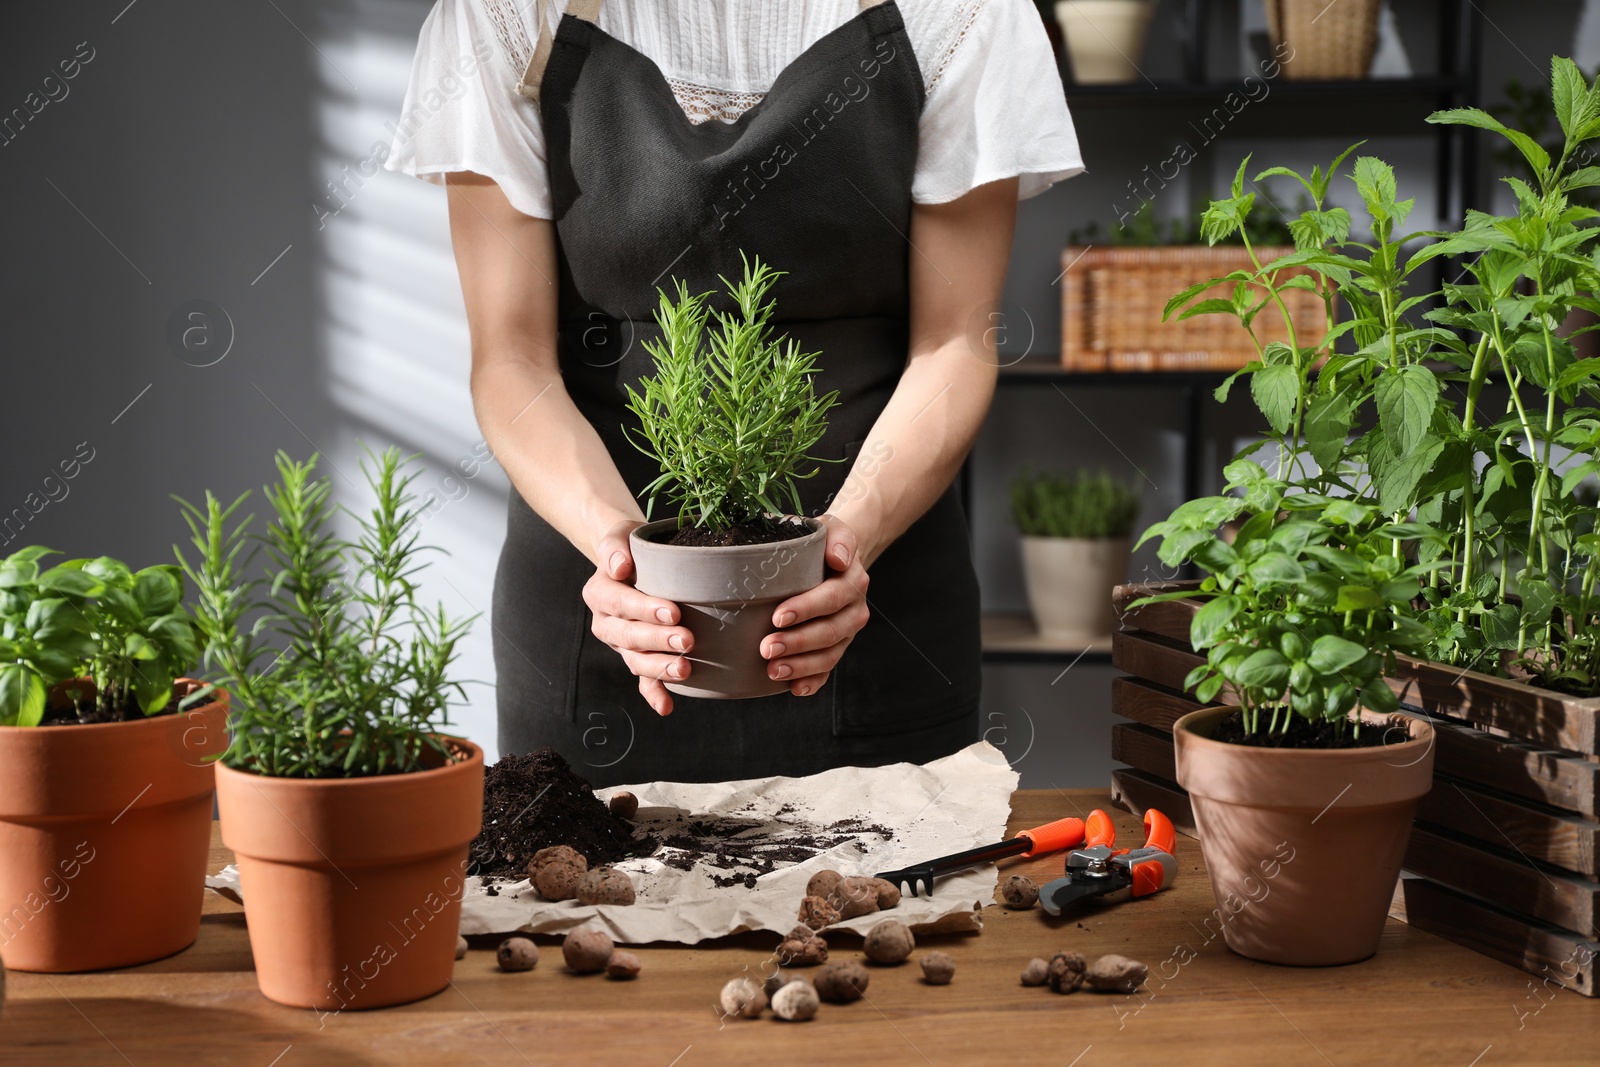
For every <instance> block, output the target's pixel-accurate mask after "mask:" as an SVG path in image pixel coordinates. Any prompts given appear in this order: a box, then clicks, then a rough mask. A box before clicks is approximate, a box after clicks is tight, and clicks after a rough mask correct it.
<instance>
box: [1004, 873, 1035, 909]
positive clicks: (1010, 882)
mask: <svg viewBox="0 0 1600 1067" xmlns="http://www.w3.org/2000/svg"><path fill="white" fill-rule="evenodd" d="M1000 895H1001V896H1002V897H1004V898H1005V902H1006V907H1008V908H1031V907H1033V906H1034V905H1035V904H1037V903H1039V883H1037V882H1035V881H1034V880H1033V879H1032V878H1029V877H1028V876H1027V875H1025V874H1013V875H1012V876H1011V877H1010V878H1007V879H1006V884H1005V885H1003V886H1001V887H1000Z"/></svg>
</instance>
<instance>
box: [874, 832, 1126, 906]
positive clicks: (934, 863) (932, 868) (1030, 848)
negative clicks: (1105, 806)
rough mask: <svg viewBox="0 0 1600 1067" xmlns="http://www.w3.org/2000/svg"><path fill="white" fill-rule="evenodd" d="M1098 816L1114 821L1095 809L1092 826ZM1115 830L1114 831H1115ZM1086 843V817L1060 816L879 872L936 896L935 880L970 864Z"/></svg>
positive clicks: (963, 868) (887, 877) (1029, 854)
mask: <svg viewBox="0 0 1600 1067" xmlns="http://www.w3.org/2000/svg"><path fill="white" fill-rule="evenodd" d="M1095 815H1098V816H1100V818H1101V819H1104V820H1105V824H1106V826H1107V827H1109V826H1110V825H1111V820H1110V819H1106V814H1105V812H1103V811H1097V812H1094V813H1093V814H1092V815H1090V816H1089V822H1090V825H1091V827H1092V826H1093V825H1094V817H1095ZM1114 833H1115V832H1114V831H1113V834H1114ZM1083 842H1084V823H1083V820H1082V819H1070V818H1069V819H1057V820H1056V821H1055V822H1052V823H1045V824H1044V825H1043V826H1035V827H1034V828H1033V829H1031V830H1024V831H1022V832H1021V833H1020V834H1018V835H1017V836H1016V837H1013V838H1011V839H1010V840H1008V841H999V842H996V843H995V844H992V845H982V846H980V847H978V848H969V849H967V850H966V851H965V852H956V853H954V854H952V855H949V856H941V857H939V858H938V859H936V860H929V861H928V862H927V863H918V864H913V865H912V866H910V867H903V868H901V869H900V870H898V871H884V872H883V873H882V874H880V875H878V877H879V878H882V879H883V880H884V881H886V882H893V883H894V884H895V885H897V886H900V885H904V886H907V887H909V888H910V890H911V895H912V896H917V895H918V893H919V892H921V891H924V890H925V891H926V892H927V894H928V895H929V896H930V897H931V896H933V880H934V879H935V878H937V877H939V876H940V875H945V874H951V873H953V872H955V871H963V870H966V869H967V868H969V867H979V866H982V865H983V864H985V863H993V862H994V861H996V860H1002V859H1005V858H1007V857H1008V856H1042V855H1044V854H1045V853H1047V852H1057V851H1060V850H1061V849H1064V848H1072V847H1073V846H1074V845H1080V844H1082V843H1083Z"/></svg>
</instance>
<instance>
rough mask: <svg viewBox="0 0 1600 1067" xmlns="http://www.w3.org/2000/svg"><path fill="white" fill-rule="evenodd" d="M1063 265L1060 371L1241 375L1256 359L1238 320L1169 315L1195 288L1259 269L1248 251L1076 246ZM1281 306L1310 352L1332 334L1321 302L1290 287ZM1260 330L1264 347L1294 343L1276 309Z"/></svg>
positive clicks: (1227, 294) (1228, 290) (1263, 251)
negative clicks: (1178, 297)
mask: <svg viewBox="0 0 1600 1067" xmlns="http://www.w3.org/2000/svg"><path fill="white" fill-rule="evenodd" d="M1293 251H1294V249H1293V248H1292V247H1287V246H1285V247H1278V246H1268V247H1264V248H1258V249H1256V254H1257V256H1258V257H1260V260H1261V262H1263V263H1265V262H1267V261H1269V260H1272V259H1276V258H1278V257H1279V256H1284V255H1288V254H1289V253H1291V252H1293ZM1061 265H1062V268H1063V271H1064V273H1063V276H1062V286H1061V291H1062V297H1061V314H1062V323H1061V365H1062V366H1063V367H1065V368H1066V369H1067V370H1079V371H1175V370H1237V369H1238V368H1239V367H1242V366H1244V365H1245V364H1246V363H1248V362H1250V361H1251V360H1252V359H1255V358H1256V356H1257V353H1256V347H1255V345H1254V344H1253V343H1252V342H1251V340H1250V334H1249V332H1247V331H1246V330H1245V329H1244V327H1243V326H1241V325H1239V321H1238V320H1237V319H1235V318H1233V317H1231V316H1228V315H1196V316H1194V317H1193V318H1189V319H1178V318H1176V316H1174V318H1172V319H1170V320H1167V321H1162V318H1161V312H1162V310H1163V309H1164V308H1165V307H1166V303H1167V301H1168V300H1169V299H1170V298H1171V297H1172V296H1173V295H1174V294H1176V293H1179V292H1182V291H1183V290H1184V289H1187V288H1188V287H1189V286H1191V285H1193V284H1195V283H1196V282H1202V281H1205V280H1206V279H1207V278H1217V277H1221V276H1223V275H1225V274H1228V273H1230V272H1232V271H1235V270H1253V269H1254V267H1253V266H1252V264H1251V262H1250V257H1249V255H1248V254H1247V253H1246V252H1245V250H1244V248H1243V246H1235V245H1223V246H1218V247H1215V248H1209V247H1206V246H1204V245H1173V246H1168V247H1162V248H1116V247H1100V246H1096V245H1087V246H1085V245H1069V246H1068V247H1067V248H1066V249H1065V250H1063V252H1062V254H1061ZM1305 273H1307V271H1305V270H1304V269H1298V270H1297V269H1294V268H1290V269H1287V270H1285V271H1284V272H1283V274H1284V276H1285V277H1287V276H1292V275H1295V274H1305ZM1280 280H1281V279H1280ZM1232 289H1233V286H1232V284H1231V283H1229V284H1227V285H1219V286H1213V287H1212V288H1211V289H1209V290H1207V291H1206V292H1205V293H1203V294H1201V295H1200V296H1197V297H1196V298H1195V299H1197V300H1200V299H1211V298H1231V296H1232ZM1256 292H1257V293H1259V292H1260V290H1259V288H1258V289H1257V290H1256ZM1257 299H1259V296H1258V297H1257ZM1283 300H1284V303H1285V305H1286V306H1287V307H1288V309H1289V314H1290V315H1291V316H1292V317H1293V320H1294V324H1295V333H1296V335H1297V337H1298V338H1299V340H1300V343H1301V344H1302V345H1304V344H1307V343H1308V342H1309V341H1310V340H1315V339H1320V338H1321V337H1322V335H1323V334H1324V333H1325V332H1326V331H1327V308H1326V305H1325V304H1324V303H1323V301H1322V297H1321V296H1320V295H1318V294H1317V293H1314V292H1310V291H1307V290H1305V289H1290V290H1288V291H1287V292H1285V293H1284V294H1283ZM1255 331H1256V335H1257V337H1258V338H1259V340H1260V342H1261V344H1263V345H1265V344H1267V343H1268V342H1271V341H1287V340H1288V339H1289V334H1288V331H1287V330H1286V329H1285V328H1284V326H1283V321H1282V317H1281V315H1280V313H1278V311H1277V309H1276V308H1267V309H1265V310H1264V311H1263V312H1262V313H1261V314H1260V315H1259V316H1258V317H1257V318H1256V320H1255Z"/></svg>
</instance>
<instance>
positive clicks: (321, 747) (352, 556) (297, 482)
mask: <svg viewBox="0 0 1600 1067" xmlns="http://www.w3.org/2000/svg"><path fill="white" fill-rule="evenodd" d="M316 463H317V457H316V456H312V457H311V459H309V460H307V461H306V462H304V463H297V462H295V461H294V460H293V459H291V458H290V457H289V456H288V455H287V454H286V453H283V452H280V453H278V456H277V469H278V481H277V484H276V485H274V486H271V487H269V488H267V490H266V491H265V495H266V499H267V502H268V504H269V505H271V507H272V511H273V519H272V521H271V522H270V523H269V524H268V525H267V528H266V532H265V533H264V534H259V535H257V534H252V533H251V532H250V525H251V523H252V520H253V516H251V517H247V518H244V519H237V520H236V519H235V515H236V513H237V512H238V511H239V509H240V507H241V506H242V505H243V504H244V501H245V500H246V498H247V497H248V496H249V494H248V493H246V494H245V495H244V496H241V497H239V498H238V499H237V500H235V501H234V502H233V503H232V504H230V505H228V506H227V507H224V506H223V505H222V504H221V502H220V501H218V500H217V498H216V497H214V496H213V495H212V494H210V493H207V494H206V499H205V504H204V506H203V507H201V506H196V505H193V504H190V503H188V502H186V501H182V500H180V501H179V503H180V504H181V505H182V508H183V515H184V519H185V521H186V522H187V523H188V526H189V530H190V533H191V535H192V540H191V543H192V545H193V547H194V550H195V557H194V561H193V562H192V563H191V562H190V560H189V559H188V558H187V557H185V555H184V553H183V552H182V550H179V552H178V557H179V561H180V563H181V564H182V566H183V570H184V572H185V573H186V574H187V575H188V576H189V578H190V580H191V581H193V582H194V584H195V586H196V588H197V589H198V591H199V598H198V604H197V605H196V608H195V617H196V619H197V621H198V625H199V628H200V630H201V632H202V633H203V634H204V636H205V640H206V649H205V653H206V661H207V663H208V664H209V665H210V666H211V667H212V668H213V671H214V674H215V678H216V680H217V682H218V683H219V684H221V685H223V686H225V687H226V688H227V689H228V690H229V691H230V692H231V694H232V724H231V725H232V730H233V743H232V745H231V747H230V748H229V749H228V751H227V752H226V753H225V754H224V755H223V757H222V758H223V761H224V762H225V763H226V764H227V765H228V766H229V767H232V768H234V769H236V770H243V771H252V772H255V773H257V774H263V775H269V776H277V777H294V778H356V777H365V776H371V775H380V774H393V773H401V772H407V771H414V770H418V769H421V768H422V767H424V766H425V765H426V763H427V762H428V761H429V760H431V759H436V758H445V757H447V756H448V752H447V751H446V749H445V747H444V744H443V742H442V741H441V740H440V739H439V737H438V736H437V734H438V730H439V728H440V727H441V726H443V725H445V724H447V723H448V721H449V719H448V711H449V704H450V701H451V700H452V698H457V697H460V696H462V695H463V691H462V686H461V683H460V682H457V681H454V680H452V679H451V671H450V668H451V666H452V664H453V663H454V662H455V660H456V656H457V651H456V646H457V644H458V642H459V641H460V640H461V638H462V637H464V636H465V634H466V631H467V627H468V625H469V624H470V622H471V620H453V619H451V618H449V617H448V616H447V615H446V614H445V611H444V608H443V606H442V605H441V606H439V607H437V608H434V609H432V610H429V609H427V608H425V607H424V606H423V605H422V604H421V603H420V602H419V599H418V595H417V593H418V589H417V585H416V576H417V574H418V572H419V571H420V570H422V568H423V567H424V566H425V564H424V563H423V562H422V561H421V556H422V554H423V552H425V551H427V549H426V548H425V547H424V546H422V545H421V544H419V542H418V535H417V533H416V525H415V520H416V519H417V517H418V515H419V514H420V513H421V511H422V509H421V508H420V507H418V506H416V505H415V503H414V499H415V498H414V496H413V494H412V493H411V492H410V486H411V483H412V482H413V480H414V479H415V477H416V476H415V475H414V474H411V473H408V472H407V470H406V467H407V461H405V460H404V459H402V457H401V455H400V452H399V451H398V450H397V449H388V450H386V451H385V452H383V453H382V454H380V455H378V456H376V457H373V459H372V461H371V462H368V461H365V460H364V461H363V462H362V471H363V473H364V474H365V475H366V479H367V483H368V485H369V486H370V487H371V489H372V491H373V493H374V494H375V496H376V498H377V501H376V503H375V504H374V505H373V507H372V509H371V511H370V512H367V513H362V514H357V513H355V512H349V511H347V514H350V515H351V517H352V518H354V519H355V520H356V521H357V523H358V524H359V527H360V531H361V532H360V537H359V538H358V539H357V540H355V541H353V542H352V541H344V540H341V539H339V538H338V537H336V536H335V535H334V533H333V531H332V528H331V527H332V521H333V518H334V512H335V506H334V504H333V499H332V486H331V483H330V482H329V480H328V479H327V478H326V477H323V478H317V477H313V474H314V471H315V468H316ZM262 549H265V552H266V556H267V561H268V565H267V568H266V570H267V574H266V576H265V577H258V576H256V575H255V574H254V573H253V570H254V568H253V562H254V560H255V558H256V557H257V556H258V555H259V553H260V551H261V550H262Z"/></svg>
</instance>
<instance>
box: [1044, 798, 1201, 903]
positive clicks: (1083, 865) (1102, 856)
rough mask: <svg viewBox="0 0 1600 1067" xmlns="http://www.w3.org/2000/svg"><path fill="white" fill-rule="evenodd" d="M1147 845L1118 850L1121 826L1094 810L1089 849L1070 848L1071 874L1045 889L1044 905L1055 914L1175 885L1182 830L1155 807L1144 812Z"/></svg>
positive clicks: (1068, 862)
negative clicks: (1075, 906) (1118, 833)
mask: <svg viewBox="0 0 1600 1067" xmlns="http://www.w3.org/2000/svg"><path fill="white" fill-rule="evenodd" d="M1144 828H1145V842H1144V846H1143V847H1142V848H1135V849H1126V848H1123V849H1114V848H1112V845H1114V844H1116V840H1117V831H1116V829H1115V827H1113V826H1112V825H1111V819H1110V818H1109V817H1107V815H1106V813H1105V812H1103V811H1099V810H1095V811H1092V812H1090V813H1089V832H1088V834H1087V837H1086V840H1085V842H1084V847H1083V848H1075V849H1073V850H1072V851H1071V852H1069V853H1067V864H1066V868H1067V869H1066V873H1065V875H1063V876H1062V877H1060V878H1057V879H1056V880H1055V881H1053V882H1050V883H1048V884H1046V885H1045V887H1044V888H1043V889H1040V890H1039V904H1040V906H1041V907H1043V908H1044V910H1045V911H1047V912H1049V913H1050V914H1051V915H1060V914H1061V912H1062V909H1064V908H1068V907H1071V906H1072V905H1073V904H1076V903H1079V902H1080V901H1081V902H1083V903H1086V904H1113V903H1115V902H1117V901H1119V900H1127V899H1128V898H1129V897H1145V896H1149V895H1150V894H1151V893H1155V892H1158V891H1160V890H1162V889H1165V888H1167V886H1169V885H1171V884H1172V880H1173V879H1174V878H1176V877H1177V876H1178V861H1177V860H1176V859H1174V858H1173V855H1172V853H1173V849H1174V848H1176V846H1177V836H1178V835H1177V833H1176V832H1175V831H1174V830H1173V828H1172V820H1171V819H1168V818H1167V817H1166V816H1165V815H1163V814H1162V813H1161V812H1159V811H1157V810H1155V809H1154V808H1151V809H1150V810H1148V811H1146V812H1145V813H1144Z"/></svg>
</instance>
